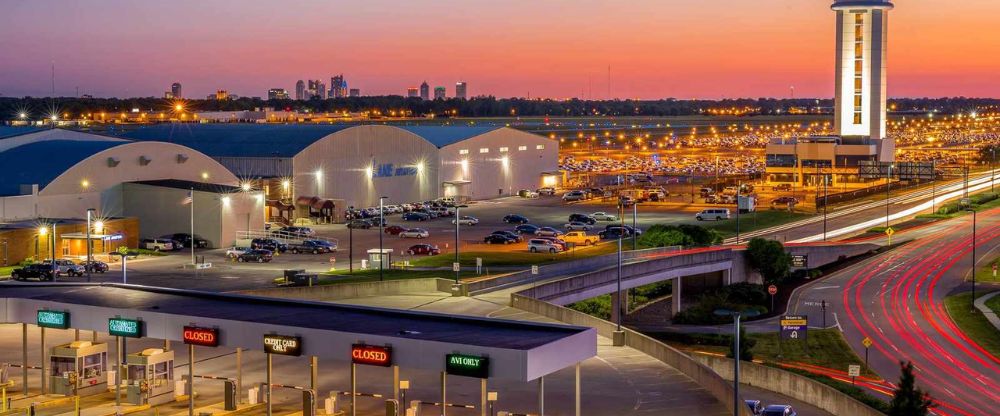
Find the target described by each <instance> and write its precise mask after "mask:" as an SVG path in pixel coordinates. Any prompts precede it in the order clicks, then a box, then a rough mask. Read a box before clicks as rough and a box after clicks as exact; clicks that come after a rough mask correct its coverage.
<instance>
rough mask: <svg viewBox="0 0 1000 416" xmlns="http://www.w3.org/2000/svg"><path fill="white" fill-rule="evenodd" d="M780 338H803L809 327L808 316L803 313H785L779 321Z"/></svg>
mask: <svg viewBox="0 0 1000 416" xmlns="http://www.w3.org/2000/svg"><path fill="white" fill-rule="evenodd" d="M779 324H780V325H781V339H805V338H806V331H807V330H808V329H809V317H808V316H805V315H785V316H782V317H781V321H780V322H779Z"/></svg>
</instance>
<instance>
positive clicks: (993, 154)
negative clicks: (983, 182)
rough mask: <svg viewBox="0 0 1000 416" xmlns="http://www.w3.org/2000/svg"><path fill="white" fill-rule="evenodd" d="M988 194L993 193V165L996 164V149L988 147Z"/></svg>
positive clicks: (994, 174)
mask: <svg viewBox="0 0 1000 416" xmlns="http://www.w3.org/2000/svg"><path fill="white" fill-rule="evenodd" d="M990 155H991V156H992V158H991V159H990V193H993V181H995V180H996V170H994V167H993V165H995V164H996V163H997V148H996V147H993V146H990Z"/></svg>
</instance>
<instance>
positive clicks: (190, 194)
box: [181, 191, 194, 205]
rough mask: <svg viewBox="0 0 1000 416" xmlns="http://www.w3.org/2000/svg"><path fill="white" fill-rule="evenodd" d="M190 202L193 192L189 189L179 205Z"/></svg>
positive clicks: (192, 199) (192, 200)
mask: <svg viewBox="0 0 1000 416" xmlns="http://www.w3.org/2000/svg"><path fill="white" fill-rule="evenodd" d="M192 202H194V194H192V192H191V191H188V193H187V196H185V197H184V200H183V201H181V205H187V204H190V203H192Z"/></svg>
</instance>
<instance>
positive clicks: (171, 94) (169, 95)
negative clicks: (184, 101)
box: [163, 91, 174, 100]
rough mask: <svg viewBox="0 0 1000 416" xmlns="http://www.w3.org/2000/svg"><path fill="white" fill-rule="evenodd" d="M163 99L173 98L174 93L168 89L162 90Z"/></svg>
mask: <svg viewBox="0 0 1000 416" xmlns="http://www.w3.org/2000/svg"><path fill="white" fill-rule="evenodd" d="M163 99H164V100H173V99H174V93H172V92H170V91H166V92H164V93H163Z"/></svg>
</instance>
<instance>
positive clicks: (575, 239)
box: [560, 231, 600, 246]
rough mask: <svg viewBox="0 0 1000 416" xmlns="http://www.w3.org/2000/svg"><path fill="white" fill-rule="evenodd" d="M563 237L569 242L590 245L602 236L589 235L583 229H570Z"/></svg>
mask: <svg viewBox="0 0 1000 416" xmlns="http://www.w3.org/2000/svg"><path fill="white" fill-rule="evenodd" d="M560 238H562V239H563V240H564V241H566V242H568V243H573V244H576V245H582V246H589V245H591V244H594V243H596V242H597V240H598V239H599V238H600V237H597V236H593V235H588V234H587V233H585V232H583V231H570V232H568V233H566V234H565V235H563V236H562V237H560Z"/></svg>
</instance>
